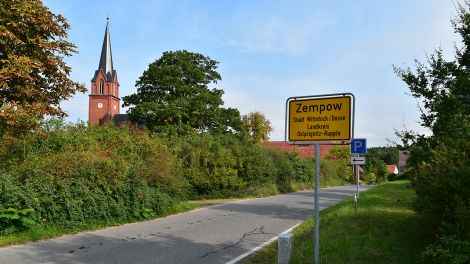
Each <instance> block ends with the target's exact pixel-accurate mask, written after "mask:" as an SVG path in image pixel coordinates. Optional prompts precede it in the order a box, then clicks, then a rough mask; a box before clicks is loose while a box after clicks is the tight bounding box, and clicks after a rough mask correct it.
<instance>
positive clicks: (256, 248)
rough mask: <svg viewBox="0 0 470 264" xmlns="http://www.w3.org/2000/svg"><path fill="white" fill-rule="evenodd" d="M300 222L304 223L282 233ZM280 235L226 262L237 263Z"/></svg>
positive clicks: (229, 263) (228, 263)
mask: <svg viewBox="0 0 470 264" xmlns="http://www.w3.org/2000/svg"><path fill="white" fill-rule="evenodd" d="M300 224H302V223H298V224H296V225H295V226H293V227H291V228H289V229H287V230H286V231H284V232H282V233H281V234H283V233H289V232H291V231H292V230H293V229H294V228H296V227H298V226H299V225H300ZM281 234H279V235H281ZM279 235H277V236H275V237H273V238H271V239H270V240H268V241H266V242H264V243H263V244H261V245H259V246H257V247H255V248H252V249H250V250H249V251H248V252H246V253H244V254H242V255H240V256H238V257H236V258H234V259H232V260H230V261H229V262H227V263H225V264H235V263H237V262H238V261H240V260H242V259H244V258H246V257H248V256H250V255H251V254H253V253H255V252H256V251H258V250H260V249H262V248H264V247H266V246H267V245H269V244H271V243H272V242H274V241H275V240H277V239H278V237H279Z"/></svg>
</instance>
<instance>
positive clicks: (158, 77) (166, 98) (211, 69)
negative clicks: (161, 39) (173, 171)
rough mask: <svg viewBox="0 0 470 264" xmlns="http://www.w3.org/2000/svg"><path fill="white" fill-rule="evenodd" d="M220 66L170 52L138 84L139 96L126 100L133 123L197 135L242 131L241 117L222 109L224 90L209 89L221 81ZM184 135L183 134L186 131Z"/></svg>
mask: <svg viewBox="0 0 470 264" xmlns="http://www.w3.org/2000/svg"><path fill="white" fill-rule="evenodd" d="M217 64H218V62H217V61H215V60H212V59H210V58H209V57H206V56H204V55H202V54H199V53H193V52H188V51H186V50H178V51H167V52H164V53H163V55H162V57H161V58H159V59H158V60H156V61H155V62H153V63H151V64H150V65H149V67H148V69H147V70H145V71H144V73H143V75H142V76H141V77H140V78H139V79H138V80H137V82H136V86H137V93H135V94H132V95H129V96H125V97H124V98H123V101H124V106H130V109H129V111H128V113H129V114H130V118H131V120H133V121H139V120H144V121H145V125H146V127H148V128H149V129H150V130H152V131H162V130H164V129H166V128H165V127H166V126H168V125H171V126H179V127H180V128H181V127H186V129H195V130H197V131H216V132H224V131H229V130H235V131H240V130H241V128H242V126H241V121H240V113H239V112H238V110H237V109H234V108H223V107H222V105H223V103H224V102H223V101H222V95H223V93H224V92H223V90H221V89H216V88H212V89H211V88H209V85H213V84H217V82H218V81H220V80H221V79H222V78H221V76H220V74H219V73H218V72H217V71H216V70H217ZM183 131H184V130H183Z"/></svg>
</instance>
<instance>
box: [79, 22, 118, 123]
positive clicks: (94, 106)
mask: <svg viewBox="0 0 470 264" xmlns="http://www.w3.org/2000/svg"><path fill="white" fill-rule="evenodd" d="M120 106H121V99H120V98H119V82H118V76H117V72H116V70H115V69H114V66H113V55H112V51H111V37H110V33H109V18H107V21H106V30H105V32H104V39H103V46H102V48H101V56H100V62H99V64H98V69H97V70H96V71H95V75H94V76H93V79H91V89H90V94H89V103H88V124H90V125H97V124H102V123H106V122H109V121H111V120H114V121H117V120H119V121H121V122H122V121H126V120H127V115H126V114H120V108H121V107H120ZM122 119H126V120H122Z"/></svg>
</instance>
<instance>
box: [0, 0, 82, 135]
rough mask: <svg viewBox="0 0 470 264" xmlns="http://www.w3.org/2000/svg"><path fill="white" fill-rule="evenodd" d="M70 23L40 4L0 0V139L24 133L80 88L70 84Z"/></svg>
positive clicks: (55, 111)
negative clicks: (67, 63) (68, 32)
mask: <svg viewBox="0 0 470 264" xmlns="http://www.w3.org/2000/svg"><path fill="white" fill-rule="evenodd" d="M68 29H69V24H68V23H67V21H66V19H65V18H64V17H63V16H61V15H55V14H53V13H51V12H50V11H49V9H48V8H47V7H45V6H43V5H42V3H41V1H39V0H30V1H26V0H10V1H0V134H1V133H6V132H9V133H15V134H17V133H18V132H24V131H26V130H28V129H30V128H32V127H34V126H36V125H37V124H38V123H37V122H35V120H38V119H41V118H43V117H44V116H45V115H49V116H61V117H62V116H65V115H66V113H65V112H64V111H63V110H62V109H61V107H60V102H61V101H62V100H65V99H68V98H70V97H71V96H72V95H73V94H75V93H76V92H85V91H86V89H85V86H84V85H80V84H78V83H75V82H73V81H72V80H70V79H69V74H70V67H68V66H67V65H66V63H65V62H64V60H63V59H64V56H71V55H72V54H73V53H76V52H77V51H76V50H75V49H76V47H75V45H74V44H72V43H70V42H68V41H66V40H65V38H66V37H67V30H68Z"/></svg>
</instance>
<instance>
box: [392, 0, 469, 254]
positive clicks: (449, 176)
mask: <svg viewBox="0 0 470 264" xmlns="http://www.w3.org/2000/svg"><path fill="white" fill-rule="evenodd" d="M457 10H458V14H457V17H456V18H455V19H454V20H453V21H452V25H453V27H454V30H455V32H456V33H458V34H459V35H460V37H461V38H462V46H461V47H457V46H456V48H455V57H454V59H452V60H446V59H445V58H444V56H443V52H442V50H441V49H438V50H436V51H435V53H434V54H432V55H430V56H428V61H427V65H425V64H423V63H420V62H418V61H417V62H416V68H415V71H412V70H411V69H409V68H407V69H400V68H395V72H396V73H397V74H398V76H399V77H400V78H401V79H402V80H403V81H404V82H405V83H406V84H407V85H408V87H409V89H410V91H411V94H412V96H414V97H416V98H417V99H418V100H419V101H421V102H422V108H421V111H422V114H421V124H422V125H423V126H424V127H426V128H428V129H429V130H430V131H431V132H432V135H431V136H425V135H420V134H417V133H414V132H413V131H403V132H399V133H398V135H399V136H401V137H402V140H403V145H404V147H405V148H407V149H408V150H409V151H410V157H409V159H408V161H407V163H408V164H407V167H409V168H410V170H409V171H408V172H407V173H408V174H409V175H410V177H411V178H412V180H413V185H414V187H415V190H416V193H417V199H416V201H415V202H414V208H415V209H416V210H417V211H418V212H419V213H421V214H423V215H424V216H426V219H427V220H428V221H430V222H431V223H432V226H433V230H432V232H434V233H435V234H436V235H437V237H439V238H440V239H439V240H438V241H436V242H435V244H434V245H431V246H430V247H429V248H428V249H427V250H426V251H425V252H424V254H423V257H424V258H425V259H426V261H425V262H426V263H467V262H468V248H469V247H468V244H469V241H470V177H469V175H470V156H469V153H470V144H469V142H470V2H469V1H466V2H465V4H463V5H460V4H459V5H458V7H457ZM432 258H434V261H430V260H431V259H432Z"/></svg>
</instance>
